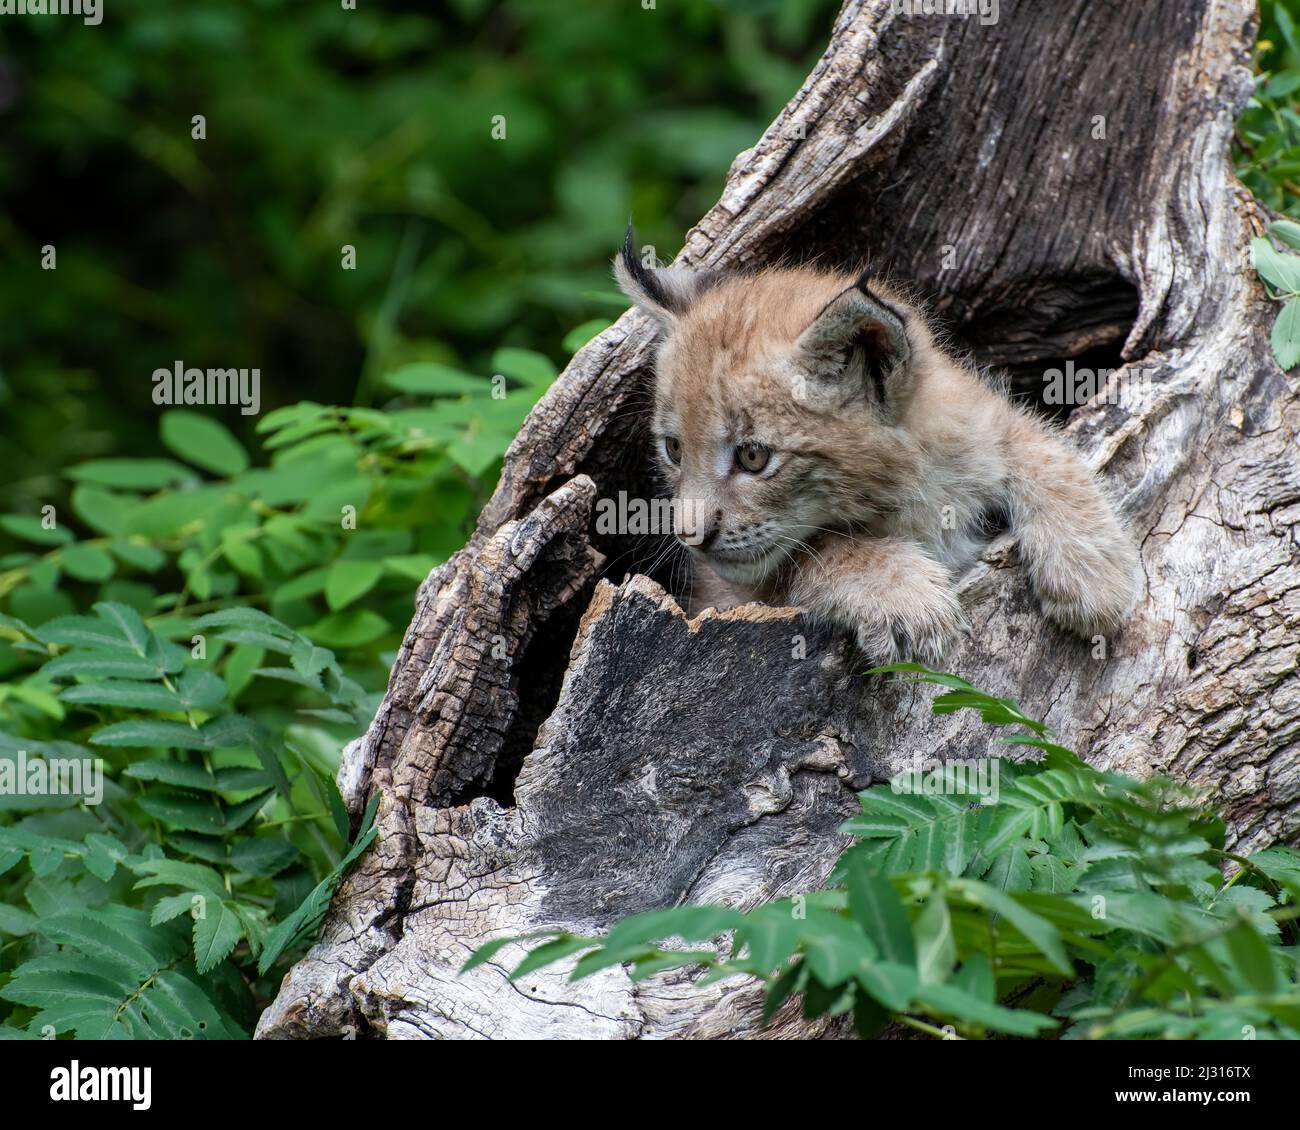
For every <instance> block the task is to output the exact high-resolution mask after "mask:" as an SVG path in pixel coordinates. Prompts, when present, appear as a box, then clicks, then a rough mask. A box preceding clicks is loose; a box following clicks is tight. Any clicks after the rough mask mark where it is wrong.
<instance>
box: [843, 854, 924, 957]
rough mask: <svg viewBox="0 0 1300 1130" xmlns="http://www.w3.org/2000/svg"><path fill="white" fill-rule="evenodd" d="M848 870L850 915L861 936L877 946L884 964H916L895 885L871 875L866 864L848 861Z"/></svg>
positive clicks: (854, 860)
mask: <svg viewBox="0 0 1300 1130" xmlns="http://www.w3.org/2000/svg"><path fill="white" fill-rule="evenodd" d="M847 869H848V874H847V881H846V884H845V885H846V886H847V888H848V893H849V912H850V913H851V914H852V915H853V917H854V918H855V919H856V920H857V923H858V925H860V926H861V927H862V929H863V932H864V933H865V934H866V935H867V937H868V938H870V939H871V940H872V941H873V942H875V943H876V945H877V947H878V948H879V949H880V953H881V955H882V956H883V957H884V959H885V960H886V961H891V962H895V963H897V964H899V965H909V966H910V965H913V964H915V962H916V945H915V942H914V940H913V936H912V927H911V924H910V923H909V922H908V920H907V911H906V910H905V909H904V907H903V902H902V900H901V899H900V898H899V897H898V892H897V891H895V890H894V885H893V884H892V883H891V882H890V881H889V880H888V879H886V878H884V877H883V876H881V875H874V874H872V873H871V872H870V871H869V869H868V868H867V865H866V864H865V862H859V861H858V860H857V859H856V858H855V859H852V860H849V861H847Z"/></svg>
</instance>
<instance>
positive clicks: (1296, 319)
mask: <svg viewBox="0 0 1300 1130" xmlns="http://www.w3.org/2000/svg"><path fill="white" fill-rule="evenodd" d="M1269 343H1270V344H1271V345H1272V347H1273V357H1274V358H1275V359H1276V360H1277V364H1278V368H1280V369H1281V370H1282V371H1283V372H1288V373H1289V372H1290V371H1291V370H1292V369H1294V368H1295V367H1296V366H1297V365H1300V298H1293V299H1291V301H1290V302H1288V303H1287V304H1286V305H1285V306H1283V307H1282V313H1280V314H1279V315H1278V316H1277V321H1275V322H1274V323H1273V332H1272V333H1271V334H1270V335H1269Z"/></svg>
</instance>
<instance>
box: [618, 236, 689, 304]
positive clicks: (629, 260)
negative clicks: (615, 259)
mask: <svg viewBox="0 0 1300 1130" xmlns="http://www.w3.org/2000/svg"><path fill="white" fill-rule="evenodd" d="M623 271H624V272H626V275H627V278H628V279H630V280H631V282H632V284H633V285H634V286H635V287H636V289H637V290H638V291H640V293H641V295H643V296H644V297H645V298H646V299H648V300H649V301H650V302H651V303H653V304H654V305H655V306H660V307H662V308H663V309H665V310H667V311H669V312H670V313H677V311H676V310H674V309H673V304H672V297H671V295H669V294H668V292H667V290H665V288H664V287H663V286H662V285H660V282H659V280H658V279H657V278H655V272H654V271H652V270H651V269H650V268H649V267H647V266H646V265H645V264H644V263H642V262H641V257H640V256H639V255H638V254H637V253H636V241H635V237H634V234H633V231H632V221H631V220H629V221H628V224H627V232H626V234H625V235H624V236H623Z"/></svg>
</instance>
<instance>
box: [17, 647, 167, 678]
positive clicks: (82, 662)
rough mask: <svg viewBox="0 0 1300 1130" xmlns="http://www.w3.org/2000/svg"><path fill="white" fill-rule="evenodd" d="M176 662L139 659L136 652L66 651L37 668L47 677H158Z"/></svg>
mask: <svg viewBox="0 0 1300 1130" xmlns="http://www.w3.org/2000/svg"><path fill="white" fill-rule="evenodd" d="M179 667H180V664H179V663H173V662H172V661H170V660H168V659H159V660H153V659H141V658H140V657H139V656H135V655H129V654H126V653H125V652H124V653H122V654H112V653H110V652H107V651H70V652H68V654H67V655H60V656H59V657H58V658H57V659H51V660H50V661H49V662H48V663H47V664H45V666H44V667H42V668H41V672H42V674H44V675H48V676H49V677H50V678H51V679H60V678H69V677H73V676H77V677H81V678H86V679H161V678H162V677H163V676H164V675H166V674H168V672H169V671H172V670H178V669H179Z"/></svg>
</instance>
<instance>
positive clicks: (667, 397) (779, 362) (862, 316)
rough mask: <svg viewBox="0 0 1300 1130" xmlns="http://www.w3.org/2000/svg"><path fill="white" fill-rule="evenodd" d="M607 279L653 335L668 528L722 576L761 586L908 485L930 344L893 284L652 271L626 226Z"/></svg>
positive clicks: (785, 273) (894, 500)
mask: <svg viewBox="0 0 1300 1130" xmlns="http://www.w3.org/2000/svg"><path fill="white" fill-rule="evenodd" d="M615 274H616V275H617V276H618V280H619V283H620V285H621V286H622V288H623V291H624V293H625V294H627V296H628V297H629V298H631V299H632V301H633V302H635V303H636V304H637V306H638V307H640V308H641V309H642V310H643V311H645V312H646V313H647V314H649V315H650V316H651V317H652V318H653V319H654V320H655V321H656V323H658V325H659V327H660V330H661V333H662V337H661V342H660V345H659V349H658V353H657V356H656V365H655V371H656V384H655V398H654V417H653V429H654V444H655V448H656V451H657V454H658V458H659V461H660V463H661V464H662V466H663V469H664V473H665V475H666V477H667V481H668V483H669V485H670V486H671V487H672V490H673V501H674V506H673V513H674V532H675V533H676V535H677V537H678V538H679V539H680V540H681V541H683V542H684V543H686V544H687V545H689V546H691V547H692V549H693V550H694V551H695V552H696V553H699V554H702V555H704V557H705V558H706V560H707V561H708V563H709V565H710V566H711V567H712V568H713V569H714V571H715V572H717V573H718V574H719V575H720V576H721V577H722V578H723V579H724V580H727V581H730V582H733V583H737V584H750V585H752V584H757V583H759V582H761V581H762V580H763V579H764V578H766V577H768V576H769V575H770V574H771V573H772V572H773V571H774V570H775V569H777V568H778V567H779V566H780V565H781V564H782V562H784V561H785V560H787V559H788V558H790V557H791V556H792V555H793V554H794V553H795V551H796V550H798V549H799V548H800V547H801V546H803V545H805V544H806V543H807V542H808V541H809V540H810V539H812V538H814V537H815V536H817V534H818V533H820V532H823V531H828V530H834V531H845V532H851V531H852V530H854V529H860V528H861V527H862V525H863V524H864V523H866V522H868V521H869V520H870V519H871V518H872V517H873V516H875V515H877V514H880V513H882V512H885V511H887V510H890V509H893V508H895V507H896V506H898V505H899V504H900V502H902V501H904V500H905V499H906V498H907V497H908V495H909V494H910V493H911V492H912V491H913V489H914V485H913V484H914V483H915V480H916V475H917V463H918V450H917V446H916V442H915V440H914V438H913V437H912V436H911V434H910V433H909V431H908V428H907V417H908V407H909V403H910V402H911V399H912V394H913V391H914V389H915V385H916V379H917V376H916V375H917V372H918V369H920V368H923V367H924V361H925V359H926V356H927V355H928V354H929V353H930V352H931V351H932V350H933V349H934V346H933V344H932V342H931V340H930V337H929V334H928V332H927V331H926V329H925V326H924V323H923V321H922V320H921V319H920V317H919V316H918V315H916V313H915V312H914V311H911V310H910V309H908V308H907V307H906V306H905V305H903V303H902V302H901V301H900V300H899V299H898V298H897V297H895V296H893V295H891V294H890V292H889V291H887V290H886V289H884V288H883V287H881V286H879V285H878V284H875V283H869V282H868V281H867V280H866V279H864V278H860V277H855V276H853V275H844V274H838V273H835V272H831V271H822V270H816V269H812V268H794V269H771V270H765V271H761V272H759V273H756V274H731V273H725V272H712V271H704V272H693V271H686V270H682V269H679V268H658V269H656V268H649V267H646V266H645V265H643V264H642V263H641V262H640V260H639V259H638V258H637V256H636V252H635V250H634V248H633V246H632V237H631V232H630V231H629V233H628V238H627V241H626V243H625V245H624V248H623V254H622V256H621V257H620V258H619V259H618V260H617V261H616V263H615Z"/></svg>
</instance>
